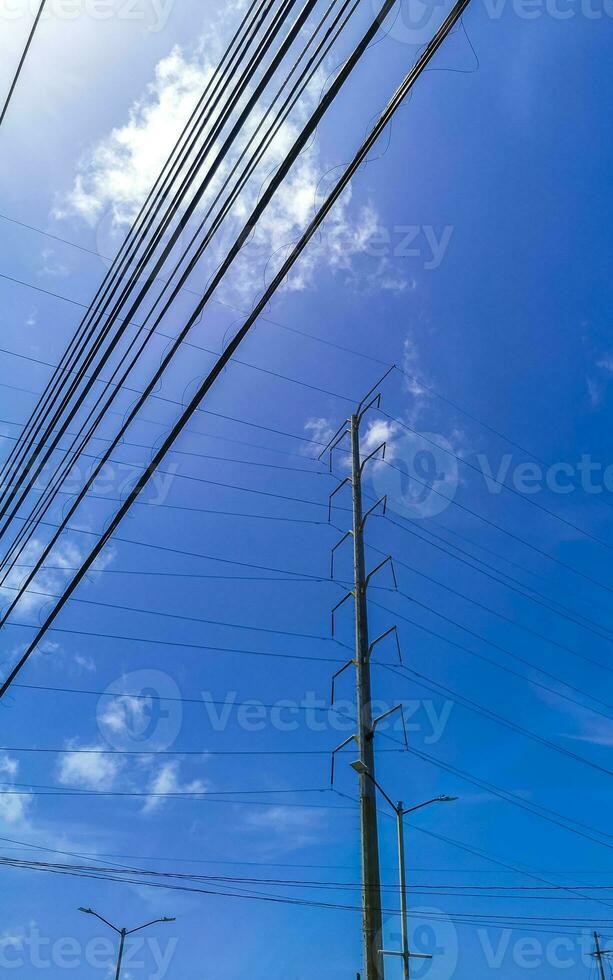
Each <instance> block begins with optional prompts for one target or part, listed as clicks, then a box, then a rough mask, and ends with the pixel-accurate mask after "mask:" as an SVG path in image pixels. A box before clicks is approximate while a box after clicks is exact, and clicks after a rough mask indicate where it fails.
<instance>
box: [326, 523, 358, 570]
mask: <svg viewBox="0 0 613 980" xmlns="http://www.w3.org/2000/svg"><path fill="white" fill-rule="evenodd" d="M352 537H353V531H347V532H346V533H345V534H343V536H342V538H341V539H340V541H337V542H336V544H335V545H334V547H333V548H332V552H331V554H330V578H331V579H333V578H334V555H335V554H336V552H337V550H338V549H339V548H340V546H341V545H342V544H344V543H345V541H346V540H347V538H352Z"/></svg>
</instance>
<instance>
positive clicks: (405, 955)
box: [352, 759, 458, 980]
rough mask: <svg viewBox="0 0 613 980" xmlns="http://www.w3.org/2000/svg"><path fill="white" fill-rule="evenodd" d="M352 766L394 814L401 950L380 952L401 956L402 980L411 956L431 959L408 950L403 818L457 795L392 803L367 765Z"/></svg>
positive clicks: (385, 954)
mask: <svg viewBox="0 0 613 980" xmlns="http://www.w3.org/2000/svg"><path fill="white" fill-rule="evenodd" d="M352 767H353V768H354V769H355V770H356V772H358V773H360V775H364V776H367V777H368V779H370V781H371V782H372V783H373V784H374V785H375V786H376V787H377V789H378V790H379V792H380V793H381V795H382V796H383V797H384V798H385V799H386V800H387V802H388V803H389V805H390V806H391V808H392V810H393V811H394V813H395V814H396V827H397V833H398V872H399V879H400V929H401V937H402V950H401V952H396V951H395V950H386V949H383V950H381V952H382V953H383V955H384V956H401V957H402V966H403V971H404V980H409V960H410V958H411V957H413V958H414V959H422V960H423V959H431V958H432V957H431V956H429V955H428V954H426V953H411V952H410V950H409V930H408V923H407V882H406V865H405V850H404V818H405V817H406V815H407V814H408V813H414V812H415V811H416V810H423V808H424V807H426V806H430V805H431V804H432V803H453V802H454V801H455V800H457V799H458V797H457V796H435V797H434V798H433V799H431V800H426V801H425V803H418V804H417V805H416V806H410V807H406V808H405V806H404V803H402V801H401V802H399V803H394V801H393V800H392V799H391V798H390V797H389V796H388V795H387V793H386V792H385V790H384V789H383V787H382V786H381V785H380V784H379V783H378V782H377V780H376V779H375V778H374V776H373V775H372V774H371V773H370V772H369V770H368V767H367V766H366V765H365V763H364V762H362V760H361V759H358V760H357V761H356V762H353V763H352Z"/></svg>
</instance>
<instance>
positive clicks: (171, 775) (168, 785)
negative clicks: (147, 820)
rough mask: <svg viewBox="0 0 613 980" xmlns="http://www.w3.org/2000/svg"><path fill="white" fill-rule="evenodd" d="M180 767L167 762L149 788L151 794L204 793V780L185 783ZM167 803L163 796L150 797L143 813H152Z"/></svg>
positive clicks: (177, 764) (174, 763)
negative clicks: (181, 776) (182, 779)
mask: <svg viewBox="0 0 613 980" xmlns="http://www.w3.org/2000/svg"><path fill="white" fill-rule="evenodd" d="M179 776H180V765H179V763H178V762H166V763H164V764H163V765H162V766H160V768H159V769H158V771H157V772H156V774H155V776H154V777H153V779H152V781H151V783H150V784H149V786H148V792H150V793H203V792H204V791H205V790H206V788H207V785H208V784H207V783H206V782H205V781H204V780H202V779H193V780H192V781H191V782H186V783H183V782H181V780H180V778H179ZM165 802H167V801H166V800H165V799H164V797H163V796H150V797H149V798H148V799H147V800H146V802H145V804H144V806H143V813H151V812H152V811H153V810H157V809H159V808H160V807H161V806H163V805H164V803H165Z"/></svg>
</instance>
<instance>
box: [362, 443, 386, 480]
mask: <svg viewBox="0 0 613 980" xmlns="http://www.w3.org/2000/svg"><path fill="white" fill-rule="evenodd" d="M381 450H383V453H382V455H381V459H385V453H386V451H387V442H382V443H381V445H380V446H377V448H376V449H373V451H372V452H371V453H369V454H368V456H365V457H364V459H363V460H362V462H361V463H360V476H361V475H362V473H363V472H364V467H365V466H366V464H367V463H370V461H371V460H372V459H374V458H375V456H376V455H377V453H379V452H381Z"/></svg>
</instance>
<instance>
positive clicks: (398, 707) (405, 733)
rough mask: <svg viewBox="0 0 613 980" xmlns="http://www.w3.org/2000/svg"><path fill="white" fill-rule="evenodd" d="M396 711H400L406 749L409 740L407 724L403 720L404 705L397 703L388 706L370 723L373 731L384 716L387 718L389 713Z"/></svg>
mask: <svg viewBox="0 0 613 980" xmlns="http://www.w3.org/2000/svg"><path fill="white" fill-rule="evenodd" d="M396 711H399V712H400V717H401V718H402V731H403V733H404V744H405V746H406V748H407V749H408V747H409V740H408V738H407V726H406V724H405V721H404V705H402V704H397V705H396V706H395V707H394V708H390V709H389V710H388V711H384V712H383V714H382V715H379V717H378V718H375V719H374V721H373V723H372V727H373V731H374V730H375V729H376V727H377V725H378V724H379V722H380V721H383V719H384V718H389V716H390V715H393V714H394V713H395V712H396Z"/></svg>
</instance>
